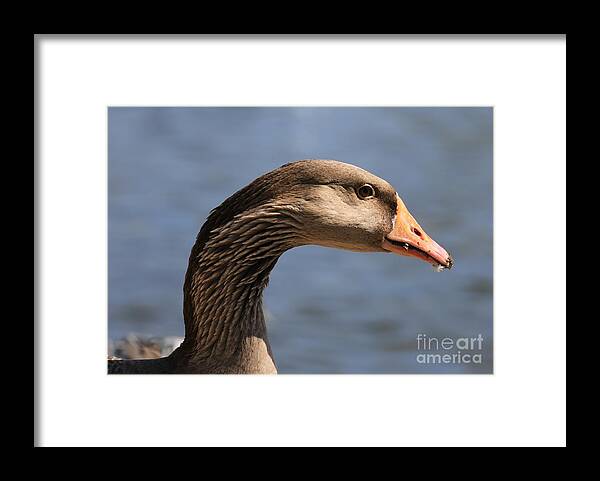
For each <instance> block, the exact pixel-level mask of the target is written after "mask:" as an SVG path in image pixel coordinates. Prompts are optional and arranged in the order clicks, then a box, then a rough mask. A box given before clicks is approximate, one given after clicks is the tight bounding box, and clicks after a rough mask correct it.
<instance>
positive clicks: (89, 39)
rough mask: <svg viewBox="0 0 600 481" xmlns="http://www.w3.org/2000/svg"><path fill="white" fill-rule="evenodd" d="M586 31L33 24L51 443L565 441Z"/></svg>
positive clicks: (42, 424) (40, 342) (43, 399)
mask: <svg viewBox="0 0 600 481" xmlns="http://www.w3.org/2000/svg"><path fill="white" fill-rule="evenodd" d="M566 50H567V36H566V34H518V35H517V34H344V35H340V34H34V441H33V447H175V448H179V447H195V448H205V447H566V446H567V436H566V427H567V419H566V414H567V412H566V400H567V389H566V380H567V379H566V378H567V376H566V327H567V326H566V234H567V229H566V75H567V67H566Z"/></svg>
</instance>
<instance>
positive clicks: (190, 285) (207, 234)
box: [180, 164, 308, 369]
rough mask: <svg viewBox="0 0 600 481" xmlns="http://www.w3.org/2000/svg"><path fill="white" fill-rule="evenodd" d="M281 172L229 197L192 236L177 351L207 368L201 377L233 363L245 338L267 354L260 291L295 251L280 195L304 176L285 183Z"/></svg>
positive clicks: (297, 228) (296, 232)
mask: <svg viewBox="0 0 600 481" xmlns="http://www.w3.org/2000/svg"><path fill="white" fill-rule="evenodd" d="M289 165H290V164H287V165H285V166H283V167H281V168H280V169H277V170H275V171H272V172H269V173H268V174H265V175H263V176H262V177H259V178H258V179H256V180H255V181H254V182H252V183H251V184H249V185H248V186H246V187H244V188H243V189H241V190H239V191H238V192H236V193H235V194H233V195H232V196H231V197H229V198H228V199H227V200H225V201H224V202H223V203H222V204H221V205H220V206H218V207H217V208H215V209H214V210H213V211H212V212H211V213H210V215H209V216H208V218H207V220H206V222H205V223H204V225H203V226H202V228H201V229H200V232H199V233H198V236H197V238H196V243H195V244H194V246H193V248H192V251H191V254H190V258H189V264H188V269H187V273H186V276H185V283H184V289H183V290H184V308H183V314H184V320H185V341H184V343H183V344H182V349H181V351H182V352H183V353H185V356H187V357H188V358H189V360H190V362H194V363H204V364H208V366H207V368H208V369H211V368H212V366H211V364H213V363H214V364H215V366H217V365H218V366H220V367H222V366H226V365H227V363H228V362H232V363H235V362H239V359H238V358H239V356H240V355H243V353H242V352H241V350H242V349H243V346H244V342H245V340H247V339H249V338H253V337H254V338H259V339H262V340H263V341H264V342H265V344H266V345H267V347H269V346H268V340H267V336H266V326H265V320H264V314H263V308H262V294H263V290H264V289H265V287H266V286H267V284H268V280H269V274H270V272H271V270H272V269H273V267H274V266H275V264H276V262H277V260H278V259H279V257H280V256H281V254H283V252H285V251H286V250H288V249H290V248H292V247H295V246H297V245H301V244H302V228H303V226H302V223H301V220H300V218H299V217H298V216H297V215H296V214H297V212H296V211H295V210H294V203H293V200H291V199H289V198H288V199H286V198H285V193H286V191H287V190H289V188H290V186H291V185H297V184H302V183H303V182H307V181H308V176H302V175H301V173H302V169H300V171H298V169H296V172H295V173H294V174H293V175H292V172H291V170H290V169H289V167H288V166H289ZM299 172H300V175H299ZM269 349H270V348H269ZM180 355H181V353H180Z"/></svg>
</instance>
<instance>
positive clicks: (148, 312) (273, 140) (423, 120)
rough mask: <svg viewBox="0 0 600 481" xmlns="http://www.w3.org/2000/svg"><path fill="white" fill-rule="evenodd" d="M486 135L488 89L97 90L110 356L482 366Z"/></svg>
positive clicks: (136, 367) (265, 368) (488, 327)
mask: <svg viewBox="0 0 600 481" xmlns="http://www.w3.org/2000/svg"><path fill="white" fill-rule="evenodd" d="M492 145H493V109H492V108H491V107H451V108H447V107H439V108H435V107H434V108H431V107H428V108H424V107H423V108H419V107H416V108H403V107H377V108H370V107H348V108H344V107H336V108H328V107H277V108H270V107H253V108H235V107H223V108H218V107H217V108H206V107H191V108H186V107H173V108H166V107H160V108H152V107H109V109H108V206H109V208H108V236H109V239H108V263H109V264H108V270H109V279H108V290H109V297H108V301H109V311H108V312H109V315H108V333H109V340H108V346H109V349H108V350H109V352H108V355H109V361H108V372H109V373H110V374H275V373H279V374H456V373H460V374H490V373H492V372H493V313H492V310H493V309H492V304H493V272H492V259H493V250H492V237H493V229H492V226H493V218H492V183H493V179H492V170H493V169H492V163H493V159H492ZM383 254H386V255H383ZM390 254H393V255H390Z"/></svg>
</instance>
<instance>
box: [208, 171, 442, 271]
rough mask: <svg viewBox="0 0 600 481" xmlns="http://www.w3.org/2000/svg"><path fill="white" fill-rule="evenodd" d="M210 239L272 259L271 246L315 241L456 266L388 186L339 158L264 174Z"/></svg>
mask: <svg viewBox="0 0 600 481" xmlns="http://www.w3.org/2000/svg"><path fill="white" fill-rule="evenodd" d="M209 239H210V240H211V243H212V245H214V246H221V247H222V246H225V245H229V246H230V247H231V248H232V249H245V250H250V251H252V250H256V251H257V252H259V253H260V255H266V256H269V252H268V250H269V249H270V248H271V249H272V251H271V253H276V254H280V253H281V252H280V251H281V249H282V248H289V247H294V246H299V245H310V244H312V245H319V246H324V247H333V248H338V249H346V250H351V251H358V252H393V253H394V254H399V255H401V256H408V257H414V258H417V259H421V260H423V261H425V262H427V263H429V264H432V265H433V266H434V267H436V268H438V269H439V270H442V269H449V268H451V267H452V265H453V260H452V257H451V256H450V255H449V254H448V253H447V252H446V250H445V249H444V248H443V247H441V246H440V245H439V244H438V243H437V242H435V241H434V240H433V239H432V238H431V237H429V236H428V235H427V234H426V233H425V230H424V229H423V228H422V227H421V226H420V225H419V223H418V222H417V221H416V220H415V218H414V217H413V216H412V215H411V213H410V212H409V211H408V209H407V207H406V205H405V204H404V202H403V201H402V199H401V198H400V196H399V195H398V193H397V192H396V190H395V189H394V188H393V187H392V186H391V185H390V184H389V183H388V182H386V181H385V180H383V179H380V178H379V177H377V176H375V175H373V174H371V173H370V172H367V171H366V170H363V169H361V168H359V167H356V166H354V165H350V164H347V163H343V162H339V161H334V160H302V161H297V162H292V163H289V164H286V165H284V166H282V167H280V168H278V169H276V170H274V171H271V172H269V173H267V174H265V175H263V176H261V177H259V178H258V179H256V180H255V181H254V182H252V183H251V184H249V185H248V186H246V187H245V188H243V189H241V190H240V191H238V192H236V193H235V194H234V195H232V196H231V197H230V198H228V199H227V200H226V201H225V202H223V203H222V204H221V205H220V206H219V207H217V208H216V209H214V211H213V212H212V214H211V215H210V216H209V218H208V220H207V222H206V224H205V225H204V226H203V228H202V230H201V231H200V234H199V236H198V244H199V246H198V247H200V248H203V247H204V246H205V244H206V242H207V241H209ZM269 239H270V240H271V241H272V242H273V243H272V244H270V245H269V243H268V242H267V241H268V240H269ZM209 244H210V243H209Z"/></svg>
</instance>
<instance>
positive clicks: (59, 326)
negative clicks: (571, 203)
mask: <svg viewBox="0 0 600 481" xmlns="http://www.w3.org/2000/svg"><path fill="white" fill-rule="evenodd" d="M37 42H38V43H37V59H38V64H37V65H38V69H37V71H36V73H37V75H38V79H39V90H38V94H39V97H38V102H39V103H38V105H39V107H38V109H37V115H39V123H38V125H39V132H38V137H37V138H38V141H39V150H38V151H39V158H38V163H37V167H38V169H39V174H40V177H39V179H40V183H39V190H38V194H39V196H40V197H39V199H38V206H39V208H40V214H41V215H40V224H39V230H38V232H37V235H38V236H39V239H40V251H39V254H40V257H39V269H38V274H39V276H40V284H39V285H40V291H39V292H38V301H39V318H38V320H37V324H36V326H37V339H38V340H39V342H38V346H37V348H38V349H37V353H38V356H37V359H36V363H37V366H38V380H39V384H38V389H37V392H36V395H37V399H38V411H37V412H38V417H37V422H38V428H37V431H36V433H37V444H39V445H44V446H64V445H67V446H76V445H87V446H95V445H98V446H106V445H117V446H128V445H136V446H150V445H163V446H186V445H190V446H205V445H217V446H245V445H260V446H265V445H266V446H270V445H286V446H303V445H319V446H350V445H361V446H386V445H396V446H414V445H416V446H479V445H485V446H515V445H516V446H560V445H564V444H565V443H566V412H565V410H566V407H565V406H566V348H565V327H566V299H565V289H566V280H565V279H566V258H565V248H564V246H565V244H564V242H565V240H566V232H565V228H566V187H565V176H566V170H565V169H566V42H565V39H564V37H563V38H561V37H557V38H554V39H527V40H523V39H514V38H513V39H504V40H502V39H481V38H474V39H448V38H421V39H417V38H414V37H410V38H376V39H363V40H356V39H333V40H332V39H329V40H323V39H314V38H313V39H308V40H300V39H294V38H291V39H290V38H288V39H282V38H274V39H270V40H266V39H253V40H251V39H248V38H237V39H222V38H221V39H217V38H214V37H209V38H178V39H160V40H157V39H143V40H142V39H139V40H136V39H128V40H122V39H118V40H117V39H98V38H95V39H92V38H90V39H81V38H66V39H65V38H52V37H41V38H40V37H38V40H37ZM109 105H144V106H146V105H182V106H183V105H185V106H204V105H215V106H225V105H253V106H254V105H281V106H289V105H311V106H317V105H327V106H348V105H358V106H361V105H365V106H366V105H369V106H371V105H372V106H406V105H411V106H488V105H493V106H494V107H495V119H494V125H495V132H494V136H495V137H494V139H495V149H494V150H495V155H494V165H495V168H494V175H495V178H494V186H495V187H494V190H495V195H494V202H495V211H494V216H495V217H494V220H495V223H494V234H495V237H494V251H495V259H494V269H495V278H494V280H495V284H494V303H495V304H494V305H495V308H494V324H495V325H494V329H495V363H494V366H495V374H494V375H490V376H486V375H479V376H478V375H465V376H457V375H447V376H434V375H429V376H407V375H399V376H348V375H345V376H276V377H268V376H246V377H244V376H229V377H225V376H146V377H143V376H107V375H106V361H105V357H106V330H107V319H106V316H107V233H106V228H107V218H106V215H107V197H106V196H107V185H106V178H107V177H106V169H107V135H106V109H107V106H109ZM140 175H143V172H140Z"/></svg>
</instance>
